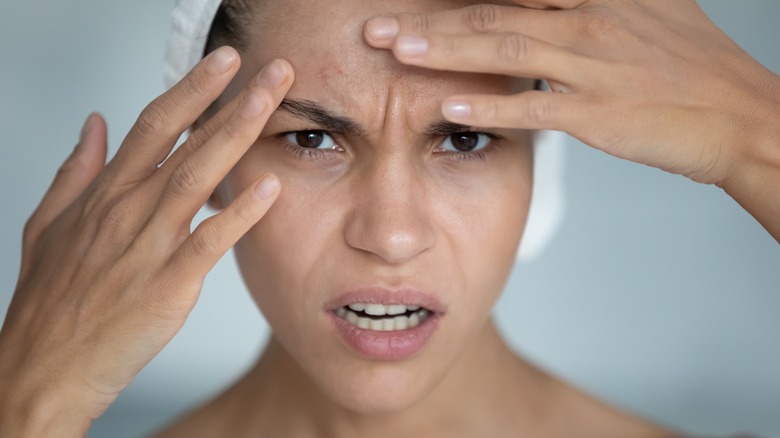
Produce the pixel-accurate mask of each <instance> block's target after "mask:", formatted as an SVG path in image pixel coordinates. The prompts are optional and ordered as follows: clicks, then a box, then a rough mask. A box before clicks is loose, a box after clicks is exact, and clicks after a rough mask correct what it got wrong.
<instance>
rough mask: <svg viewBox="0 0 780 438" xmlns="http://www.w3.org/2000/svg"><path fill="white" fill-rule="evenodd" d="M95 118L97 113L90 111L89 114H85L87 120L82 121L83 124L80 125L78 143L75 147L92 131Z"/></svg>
mask: <svg viewBox="0 0 780 438" xmlns="http://www.w3.org/2000/svg"><path fill="white" fill-rule="evenodd" d="M96 118H97V115H96V114H95V113H91V114H90V115H89V116H87V120H85V121H84V126H82V127H81V133H80V134H79V144H78V145H77V146H76V147H78V146H80V145H81V144H82V143H84V141H85V140H86V139H87V136H89V132H90V131H92V127H93V126H95V119H96Z"/></svg>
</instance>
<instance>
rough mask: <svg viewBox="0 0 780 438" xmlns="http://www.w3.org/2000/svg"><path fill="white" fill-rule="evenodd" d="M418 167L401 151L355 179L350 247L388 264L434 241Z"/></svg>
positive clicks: (348, 235) (404, 259)
mask: <svg viewBox="0 0 780 438" xmlns="http://www.w3.org/2000/svg"><path fill="white" fill-rule="evenodd" d="M388 155H390V154H388ZM375 158H376V157H375ZM419 173H420V171H419V170H417V169H416V168H415V165H414V163H413V162H412V160H410V159H409V158H408V157H403V156H401V154H397V155H395V156H385V157H383V158H382V159H377V160H376V161H375V162H374V163H373V165H371V166H366V168H365V169H364V170H363V171H362V172H361V174H360V175H358V177H357V178H355V180H353V181H354V184H355V186H354V187H353V193H355V204H354V208H353V210H352V211H351V214H350V215H349V217H348V220H347V223H346V227H345V230H344V238H345V240H346V242H347V244H348V245H349V246H350V247H352V248H354V249H357V250H360V251H363V252H365V253H368V254H371V255H373V256H375V257H378V258H379V259H381V260H382V261H383V262H385V263H389V264H402V263H404V262H407V261H410V260H412V259H414V258H415V257H417V256H418V255H420V254H421V253H423V252H425V251H426V250H428V249H430V248H431V247H433V245H434V243H435V232H434V228H433V226H432V223H431V221H430V207H431V206H430V205H429V203H428V202H427V201H428V199H426V198H427V195H426V193H427V190H425V187H424V186H423V184H424V178H422V175H420V174H419Z"/></svg>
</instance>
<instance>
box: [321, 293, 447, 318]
mask: <svg viewBox="0 0 780 438" xmlns="http://www.w3.org/2000/svg"><path fill="white" fill-rule="evenodd" d="M356 303H365V304H404V305H407V306H419V307H424V308H426V309H428V310H430V311H432V312H435V313H444V312H445V310H446V309H445V306H444V304H442V302H441V301H440V300H439V299H438V298H436V296H435V295H433V294H431V293H429V292H424V291H422V290H420V289H417V288H413V287H404V288H398V289H389V288H385V287H381V286H370V287H361V288H358V289H353V290H350V291H348V292H344V293H342V294H341V295H339V296H338V297H337V298H336V299H334V300H332V301H330V302H328V303H327V304H326V308H327V310H336V309H338V308H339V307H344V306H348V305H350V304H356Z"/></svg>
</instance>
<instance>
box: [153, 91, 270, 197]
mask: <svg viewBox="0 0 780 438" xmlns="http://www.w3.org/2000/svg"><path fill="white" fill-rule="evenodd" d="M259 86H267V87H270V85H268V84H267V83H263V84H259V83H258V82H257V81H250V84H249V85H248V86H247V87H246V88H244V89H243V90H242V91H241V93H240V94H239V95H238V96H237V97H236V98H235V99H233V100H231V101H230V102H228V103H227V104H226V105H225V106H224V107H223V108H221V109H220V110H219V111H218V112H217V113H216V114H215V115H214V116H212V117H211V118H209V119H208V120H206V122H205V123H203V124H202V125H200V126H199V127H198V128H197V129H195V130H194V131H192V133H191V134H190V135H189V136H188V137H187V139H186V140H185V141H184V143H182V144H181V146H179V147H178V148H177V149H176V150H175V151H174V152H173V154H172V155H171V156H170V157H168V158H167V159H166V160H165V162H163V163H162V164H160V165H159V167H158V169H159V170H158V171H156V172H155V174H154V176H153V177H152V178H151V179H153V180H158V181H150V185H153V186H158V187H159V186H160V181H163V182H164V183H167V181H168V179H169V178H170V176H171V174H172V173H173V171H174V170H175V169H176V168H177V167H179V164H181V162H182V161H184V159H186V158H187V157H188V156H189V155H191V154H192V153H194V152H195V151H196V150H198V149H199V148H200V147H201V146H202V145H203V144H204V143H205V142H206V141H207V140H208V139H209V138H211V137H213V136H214V135H216V133H217V132H218V131H219V130H220V129H222V126H223V125H224V124H225V122H226V121H227V120H228V119H229V118H230V117H231V116H232V115H233V113H234V112H235V111H236V109H238V107H239V106H240V105H241V102H243V101H244V99H245V98H246V95H247V93H248V92H249V91H250V90H252V89H254V88H256V87H259ZM164 183H163V184H164Z"/></svg>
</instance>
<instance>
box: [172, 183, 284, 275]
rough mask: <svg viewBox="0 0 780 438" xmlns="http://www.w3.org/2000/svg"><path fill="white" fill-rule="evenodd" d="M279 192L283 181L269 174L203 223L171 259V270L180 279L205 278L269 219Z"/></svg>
mask: <svg viewBox="0 0 780 438" xmlns="http://www.w3.org/2000/svg"><path fill="white" fill-rule="evenodd" d="M279 191H280V184H279V179H278V178H277V177H276V176H275V175H273V174H267V175H265V176H263V177H262V178H261V179H260V180H258V181H257V182H256V183H255V184H254V185H253V186H252V187H250V188H249V189H247V190H245V191H244V192H243V193H241V194H240V195H239V196H238V197H237V198H236V199H235V200H234V201H233V202H232V203H231V204H230V205H229V206H228V207H227V208H226V209H224V210H222V211H221V212H220V213H218V214H216V215H214V216H212V217H210V218H208V219H206V220H204V221H203V222H201V223H200V225H198V227H197V228H196V229H195V231H193V232H192V235H191V236H190V237H189V238H188V239H187V240H186V241H185V242H184V243H183V244H182V245H181V247H180V248H179V250H178V251H176V252H175V253H174V254H173V256H172V257H171V260H170V262H169V266H170V267H171V269H172V270H173V272H174V275H175V276H176V278H195V279H198V280H201V279H202V278H203V277H205V276H206V274H207V273H208V272H209V271H210V270H211V269H212V268H213V267H214V265H215V264H216V263H217V261H219V259H220V258H222V256H223V255H225V253H226V252H227V250H228V249H230V247H232V246H233V245H235V243H236V242H238V240H239V239H240V238H241V237H242V236H243V235H244V234H246V232H247V231H249V229H250V228H252V226H254V225H255V224H256V223H257V222H258V221H259V220H260V219H261V218H262V217H263V216H265V214H266V212H268V209H269V208H271V205H273V203H274V201H276V198H277V197H278V195H279Z"/></svg>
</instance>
